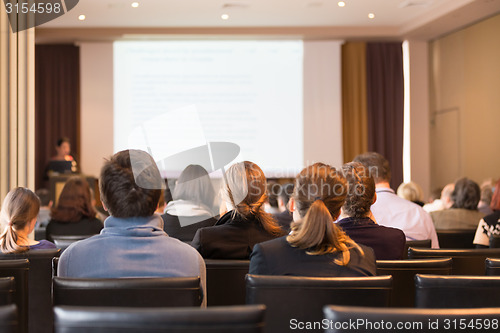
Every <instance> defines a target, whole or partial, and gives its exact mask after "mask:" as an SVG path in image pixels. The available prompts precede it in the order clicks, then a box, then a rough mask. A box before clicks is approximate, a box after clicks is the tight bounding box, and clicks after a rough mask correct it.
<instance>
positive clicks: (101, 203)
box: [101, 200, 108, 211]
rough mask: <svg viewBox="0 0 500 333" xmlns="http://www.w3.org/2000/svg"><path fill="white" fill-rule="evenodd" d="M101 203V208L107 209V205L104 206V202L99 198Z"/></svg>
mask: <svg viewBox="0 0 500 333" xmlns="http://www.w3.org/2000/svg"><path fill="white" fill-rule="evenodd" d="M101 204H102V209H104V210H105V211H108V207H106V205H105V204H104V202H103V201H102V200H101Z"/></svg>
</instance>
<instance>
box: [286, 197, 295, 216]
mask: <svg viewBox="0 0 500 333" xmlns="http://www.w3.org/2000/svg"><path fill="white" fill-rule="evenodd" d="M287 208H288V210H289V211H290V212H292V213H293V212H294V211H295V200H294V199H293V198H290V200H288V205H287Z"/></svg>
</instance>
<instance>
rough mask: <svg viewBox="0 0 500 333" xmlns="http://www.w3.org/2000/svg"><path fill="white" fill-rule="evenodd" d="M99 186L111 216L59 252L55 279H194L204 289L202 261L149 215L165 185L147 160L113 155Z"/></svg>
mask: <svg viewBox="0 0 500 333" xmlns="http://www.w3.org/2000/svg"><path fill="white" fill-rule="evenodd" d="M133 168H137V169H133ZM134 171H136V172H135V173H134ZM139 171H140V173H139ZM99 186H100V192H101V199H102V203H103V206H104V207H105V208H106V209H107V211H108V212H109V213H110V216H109V217H108V218H107V219H106V221H105V222H104V229H103V230H102V231H101V233H100V234H99V235H96V236H93V237H90V238H87V239H85V240H81V241H79V242H76V243H73V244H71V245H70V246H69V247H68V248H67V249H66V250H65V251H64V252H63V254H62V255H61V258H60V260H59V268H58V274H59V276H67V277H79V278H122V277H123V278H124V277H188V276H199V277H200V279H201V283H202V288H203V287H204V285H205V262H204V261H203V258H202V257H201V256H200V255H199V253H198V252H197V251H196V250H194V249H193V248H192V247H191V246H189V245H187V244H185V243H183V242H181V241H180V240H178V239H175V238H172V237H169V236H168V235H167V234H166V233H165V231H163V228H162V224H163V221H162V219H161V217H160V216H159V215H157V214H154V212H155V210H156V206H157V204H158V199H159V198H160V194H161V188H162V186H164V181H163V179H162V177H161V175H160V172H159V170H158V167H157V166H156V163H155V161H154V160H153V158H152V157H151V156H150V155H148V154H147V153H146V152H143V151H140V150H124V151H121V152H118V153H116V154H115V155H113V156H112V157H111V159H110V160H108V161H106V162H105V163H104V166H103V167H102V169H101V175H100V179H99ZM203 290H206V289H205V288H203Z"/></svg>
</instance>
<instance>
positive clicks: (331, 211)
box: [287, 163, 363, 265]
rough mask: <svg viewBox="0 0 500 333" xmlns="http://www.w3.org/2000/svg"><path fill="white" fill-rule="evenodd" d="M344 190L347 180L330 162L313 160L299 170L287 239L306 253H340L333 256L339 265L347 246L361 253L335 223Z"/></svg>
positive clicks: (347, 257) (345, 261)
mask: <svg viewBox="0 0 500 333" xmlns="http://www.w3.org/2000/svg"><path fill="white" fill-rule="evenodd" d="M347 191H348V187H347V181H346V179H345V178H344V176H343V175H342V173H340V172H337V170H335V168H333V167H331V166H329V165H326V164H323V163H316V164H314V165H311V166H309V167H307V168H305V169H304V170H302V171H301V172H300V173H299V174H298V175H297V177H296V178H295V188H294V191H293V195H292V198H291V199H290V209H291V210H292V211H293V220H294V222H293V223H292V224H291V230H292V231H291V233H290V235H288V236H287V241H288V243H290V245H291V246H293V247H297V248H300V249H303V250H306V251H307V252H306V253H307V254H309V255H322V254H327V253H335V252H337V253H340V254H341V256H340V258H339V259H336V260H335V263H336V264H339V265H347V264H348V263H349V260H350V254H349V249H350V248H356V249H358V250H359V251H360V252H361V253H363V251H362V250H361V248H359V246H358V245H357V244H356V243H355V242H354V241H352V240H351V238H349V236H347V235H346V234H345V233H344V232H343V231H342V230H341V229H340V228H339V227H338V226H337V225H336V224H335V223H334V221H335V220H336V219H337V217H338V216H339V214H340V208H341V207H342V206H343V204H344V201H345V198H346V195H347Z"/></svg>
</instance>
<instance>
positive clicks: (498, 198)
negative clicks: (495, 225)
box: [490, 179, 500, 210]
mask: <svg viewBox="0 0 500 333" xmlns="http://www.w3.org/2000/svg"><path fill="white" fill-rule="evenodd" d="M490 208H491V209H492V210H500V179H499V180H498V181H497V183H496V185H495V188H494V191H493V197H492V198H491V204H490Z"/></svg>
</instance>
